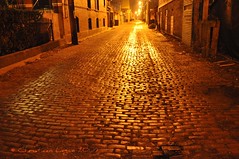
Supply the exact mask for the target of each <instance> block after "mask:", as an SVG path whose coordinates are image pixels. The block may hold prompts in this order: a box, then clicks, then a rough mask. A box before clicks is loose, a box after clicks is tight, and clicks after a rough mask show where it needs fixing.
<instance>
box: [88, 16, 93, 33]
mask: <svg viewBox="0 0 239 159" xmlns="http://www.w3.org/2000/svg"><path fill="white" fill-rule="evenodd" d="M88 28H89V29H90V30H91V29H92V21H91V18H89V19H88Z"/></svg>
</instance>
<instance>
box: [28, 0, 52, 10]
mask: <svg viewBox="0 0 239 159" xmlns="http://www.w3.org/2000/svg"><path fill="white" fill-rule="evenodd" d="M32 4H33V9H44V8H52V0H32Z"/></svg>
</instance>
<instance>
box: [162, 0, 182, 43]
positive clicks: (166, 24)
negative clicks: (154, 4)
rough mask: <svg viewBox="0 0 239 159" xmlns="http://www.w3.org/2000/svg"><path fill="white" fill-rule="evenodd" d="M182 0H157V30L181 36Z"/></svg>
mask: <svg viewBox="0 0 239 159" xmlns="http://www.w3.org/2000/svg"><path fill="white" fill-rule="evenodd" d="M182 9H183V0H159V4H158V26H159V30H160V31H162V32H165V33H168V34H171V35H173V36H175V37H177V38H180V39H181V38H182V24H183V23H182V19H183V10H182Z"/></svg>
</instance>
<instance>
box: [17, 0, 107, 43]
mask: <svg viewBox="0 0 239 159" xmlns="http://www.w3.org/2000/svg"><path fill="white" fill-rule="evenodd" d="M69 2H70V3H73V4H74V8H73V13H74V17H75V25H76V31H77V35H78V38H84V37H87V36H90V35H93V34H96V33H98V32H101V31H103V30H105V29H107V23H108V19H107V4H108V1H107V0H17V5H18V6H19V8H22V9H23V8H24V9H33V10H34V9H35V10H41V11H42V12H43V18H44V21H51V23H52V26H53V36H54V39H55V40H57V39H62V38H65V39H66V41H67V42H70V41H71V33H72V31H71V26H70V22H71V19H70V15H69V13H70V12H69V9H70V8H69V6H70V5H69Z"/></svg>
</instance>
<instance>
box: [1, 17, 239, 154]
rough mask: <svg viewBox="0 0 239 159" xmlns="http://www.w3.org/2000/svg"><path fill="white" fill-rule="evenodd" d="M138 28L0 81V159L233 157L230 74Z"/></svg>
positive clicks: (238, 125)
mask: <svg viewBox="0 0 239 159" xmlns="http://www.w3.org/2000/svg"><path fill="white" fill-rule="evenodd" d="M220 71H221V70H220V68H219V66H218V65H217V63H216V62H209V61H208V60H205V59H203V58H200V57H197V58H196V57H195V56H193V55H191V54H189V53H188V52H187V51H185V50H183V47H182V46H181V45H180V43H179V42H178V41H176V40H173V39H171V40H170V38H167V37H165V36H163V35H162V34H160V33H159V32H156V31H154V30H149V29H148V28H147V26H146V25H144V24H143V23H139V22H137V23H136V22H134V23H130V24H124V25H122V26H119V27H117V28H114V29H111V30H108V31H105V32H104V33H101V34H98V35H96V36H93V37H90V38H88V39H85V40H83V41H81V42H80V43H79V45H77V46H70V47H65V48H59V49H55V50H52V51H48V52H45V53H43V54H41V56H40V58H38V59H36V60H35V61H31V62H26V65H24V66H22V67H18V68H15V69H12V70H11V71H9V72H7V73H5V74H2V75H1V76H0V81H1V83H0V90H1V93H0V97H1V98H0V109H1V111H0V158H1V159H23V158H26V159H78V158H86V159H92V158H102V159H105V158H122V159H131V158H132V159H153V158H155V159H156V158H158V159H160V158H161V159H167V158H170V159H184V158H185V159H192V158H196V159H236V158H239V137H238V136H239V95H238V94H239V87H237V86H238V81H237V78H236V77H234V76H235V75H234V74H229V73H228V74H226V73H223V74H222V73H220Z"/></svg>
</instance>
